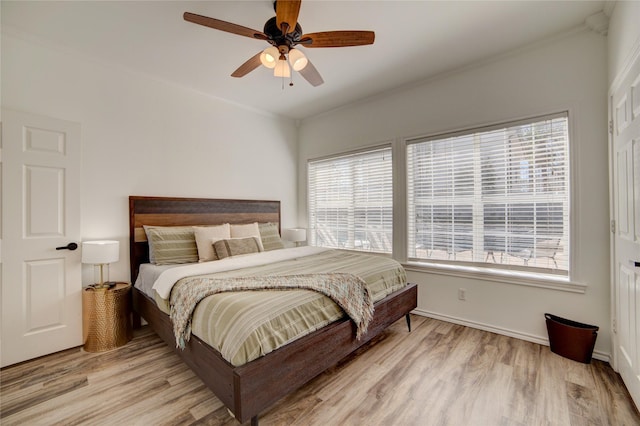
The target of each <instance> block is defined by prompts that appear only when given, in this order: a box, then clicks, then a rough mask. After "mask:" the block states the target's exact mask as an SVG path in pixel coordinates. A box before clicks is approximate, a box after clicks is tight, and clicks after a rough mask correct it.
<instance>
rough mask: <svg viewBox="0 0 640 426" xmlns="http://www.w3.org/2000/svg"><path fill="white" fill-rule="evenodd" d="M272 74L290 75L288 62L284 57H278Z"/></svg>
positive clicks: (279, 75) (278, 75)
mask: <svg viewBox="0 0 640 426" xmlns="http://www.w3.org/2000/svg"><path fill="white" fill-rule="evenodd" d="M273 75H275V76H276V77H291V70H290V69H289V64H288V63H287V61H285V60H284V59H279V60H278V63H277V64H276V67H275V68H274V69H273Z"/></svg>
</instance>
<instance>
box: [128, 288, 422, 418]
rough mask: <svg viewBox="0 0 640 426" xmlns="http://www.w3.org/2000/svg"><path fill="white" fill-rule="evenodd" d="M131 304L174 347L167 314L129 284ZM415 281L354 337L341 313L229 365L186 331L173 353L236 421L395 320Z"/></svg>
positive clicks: (412, 300)
mask: <svg viewBox="0 0 640 426" xmlns="http://www.w3.org/2000/svg"><path fill="white" fill-rule="evenodd" d="M133 294H134V309H135V311H136V312H137V313H138V314H140V315H141V316H142V317H143V318H144V319H145V320H146V321H147V322H148V323H149V325H150V326H151V327H152V328H153V330H154V331H155V332H156V333H158V335H159V336H160V337H162V339H163V340H164V341H165V342H167V344H168V345H170V346H171V347H174V348H175V346H176V344H175V337H174V335H173V329H172V326H171V321H170V319H169V316H168V315H166V314H165V313H163V312H162V311H160V310H159V309H158V308H157V307H156V304H155V302H154V301H153V300H151V299H150V298H149V297H147V296H145V295H144V294H143V293H141V292H140V291H138V290H137V289H134V292H133ZM416 304H417V286H416V285H415V284H409V285H408V286H407V287H405V288H403V289H401V290H398V291H396V292H395V293H392V294H390V295H389V296H387V297H386V298H384V299H383V300H380V301H379V302H378V303H376V304H375V306H376V309H375V314H374V318H373V320H372V321H371V323H370V324H369V329H368V332H367V334H366V335H365V336H363V338H362V339H360V340H356V339H355V335H356V326H355V324H354V323H353V321H350V320H349V319H347V318H344V319H342V320H339V321H337V322H334V323H332V324H329V325H328V326H326V327H323V328H322V329H320V330H317V331H315V332H313V333H311V334H309V335H307V336H305V337H303V338H301V339H298V340H296V341H294V342H292V343H290V344H288V345H286V346H284V347H282V348H280V349H278V350H276V351H274V352H271V353H270V354H267V355H265V356H263V357H261V358H258V359H256V360H254V361H252V362H249V363H247V364H245V365H242V366H239V367H234V366H233V365H231V364H230V363H229V362H227V361H226V360H224V359H223V358H222V356H221V355H220V353H219V352H218V351H216V350H215V349H213V348H212V347H210V346H209V345H207V344H206V343H204V342H203V341H202V340H200V339H199V338H198V337H197V336H192V337H191V339H190V341H189V342H188V344H187V345H186V347H185V349H184V350H180V349H179V348H176V349H175V352H176V353H177V354H178V355H179V356H180V357H181V358H182V359H183V360H184V362H185V363H186V364H187V365H189V367H190V368H191V369H192V370H193V371H194V372H195V373H196V374H197V375H198V377H200V378H201V379H202V381H203V382H204V383H205V384H206V385H207V386H208V387H209V388H210V389H211V390H212V391H213V393H214V394H215V395H216V396H217V397H218V398H219V399H220V400H221V401H222V402H223V403H224V404H225V405H226V406H227V408H229V410H231V411H232V412H233V413H234V415H235V417H236V419H237V420H238V421H240V422H242V423H244V422H246V421H248V420H250V419H252V420H256V419H257V416H258V415H259V414H260V413H261V412H262V411H264V410H265V409H266V408H268V407H269V406H271V405H273V404H274V403H275V402H276V401H278V400H279V399H280V398H282V397H284V396H286V395H288V394H289V393H291V392H293V391H294V390H296V389H298V388H299V387H301V386H302V385H304V384H305V383H307V382H308V381H309V380H311V379H313V378H314V377H316V376H317V375H319V374H320V373H322V372H324V371H325V370H327V369H328V368H329V367H332V366H334V365H335V364H337V363H338V361H340V360H341V359H343V358H344V357H346V356H347V355H349V354H350V353H352V352H353V351H355V350H356V349H358V348H359V347H360V346H362V345H364V344H365V343H367V342H368V341H369V340H371V339H372V338H373V337H375V336H377V335H378V334H379V333H380V332H382V331H383V330H384V329H386V328H387V327H388V326H389V325H391V324H393V323H394V322H395V321H397V320H398V319H400V318H402V317H403V316H405V315H406V314H408V313H409V312H410V311H411V310H413V309H415V307H416Z"/></svg>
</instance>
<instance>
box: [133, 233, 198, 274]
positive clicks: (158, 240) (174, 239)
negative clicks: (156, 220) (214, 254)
mask: <svg viewBox="0 0 640 426" xmlns="http://www.w3.org/2000/svg"><path fill="white" fill-rule="evenodd" d="M144 232H145V233H146V234H147V241H148V242H149V261H150V262H151V263H155V264H156V265H171V264H174V263H192V262H197V261H198V248H197V246H196V238H195V235H194V233H193V227H191V226H147V225H144Z"/></svg>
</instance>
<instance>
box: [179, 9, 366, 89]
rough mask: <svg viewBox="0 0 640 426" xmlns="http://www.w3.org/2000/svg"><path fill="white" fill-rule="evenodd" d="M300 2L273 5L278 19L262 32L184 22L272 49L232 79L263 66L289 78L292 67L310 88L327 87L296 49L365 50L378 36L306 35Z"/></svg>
mask: <svg viewBox="0 0 640 426" xmlns="http://www.w3.org/2000/svg"><path fill="white" fill-rule="evenodd" d="M301 1H302V0H277V1H274V8H275V11H276V16H274V17H273V18H271V19H269V20H268V21H267V22H266V23H265V24H264V30H263V31H258V30H254V29H251V28H247V27H243V26H241V25H237V24H233V23H231V22H226V21H221V20H219V19H215V18H209V17H207V16H202V15H197V14H195V13H190V12H185V13H184V19H185V21H188V22H193V23H194V24H199V25H203V26H205V27H209V28H213V29H216V30H220V31H225V32H228V33H232V34H237V35H241V36H245V37H249V38H253V39H256V40H264V41H266V42H267V43H269V44H270V45H271V46H270V47H268V48H266V49H265V50H263V51H261V52H258V53H256V54H255V55H254V56H252V57H251V58H249V60H248V61H246V62H245V63H244V64H242V65H240V66H239V67H238V69H237V70H235V71H234V72H233V73H232V74H231V76H232V77H244V76H245V75H247V74H248V73H250V72H251V71H253V70H254V69H256V68H257V67H259V66H260V65H261V64H262V65H264V66H266V67H267V68H272V69H273V70H274V75H275V76H276V77H289V76H290V75H291V70H290V68H289V66H291V68H293V69H294V70H295V71H298V72H299V73H300V74H301V75H302V77H304V79H305V80H307V81H308V82H309V83H311V85H313V86H319V85H321V84H322V83H324V80H323V79H322V77H321V76H320V73H319V72H318V70H317V69H316V68H315V67H314V66H313V64H312V63H311V61H309V60H308V59H307V57H306V56H305V54H304V53H303V52H302V51H300V50H299V49H296V48H295V46H297V45H300V46H303V47H307V48H313V47H347V46H364V45H367V44H373V41H374V39H375V33H374V32H373V31H323V32H319V33H308V34H304V33H303V32H302V27H301V26H300V24H299V23H298V14H299V13H300V3H301ZM287 57H288V62H287ZM291 85H293V83H291Z"/></svg>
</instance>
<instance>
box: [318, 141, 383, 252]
mask: <svg viewBox="0 0 640 426" xmlns="http://www.w3.org/2000/svg"><path fill="white" fill-rule="evenodd" d="M308 185H309V188H308V194H309V209H308V211H309V244H311V245H314V246H322V247H333V248H346V249H354V250H362V251H371V252H378V253H391V251H392V229H393V207H392V204H393V192H392V161H391V148H390V147H388V148H379V149H373V150H369V151H366V152H359V153H354V154H349V155H344V156H340V157H333V158H329V159H322V160H314V161H309V164H308Z"/></svg>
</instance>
